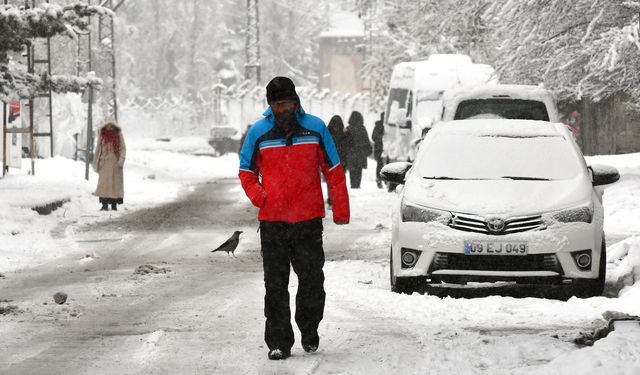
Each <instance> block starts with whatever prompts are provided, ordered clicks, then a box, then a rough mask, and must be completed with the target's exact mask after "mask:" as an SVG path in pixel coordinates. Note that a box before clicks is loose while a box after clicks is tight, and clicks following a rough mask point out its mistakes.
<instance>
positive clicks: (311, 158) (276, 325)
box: [239, 77, 349, 360]
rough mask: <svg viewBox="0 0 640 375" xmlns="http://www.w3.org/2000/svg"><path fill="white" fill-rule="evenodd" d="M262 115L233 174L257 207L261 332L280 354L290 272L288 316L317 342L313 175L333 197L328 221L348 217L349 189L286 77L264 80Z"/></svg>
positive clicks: (320, 207)
mask: <svg viewBox="0 0 640 375" xmlns="http://www.w3.org/2000/svg"><path fill="white" fill-rule="evenodd" d="M266 91H267V103H268V104H269V107H268V108H267V110H266V111H265V112H264V113H263V116H264V118H263V119H261V120H259V121H258V122H256V123H255V124H254V125H253V126H251V129H249V132H248V133H247V137H246V138H245V141H244V144H243V145H242V150H241V152H240V171H239V178H240V182H241V184H242V187H243V189H244V191H245V193H246V194H247V196H248V197H249V199H250V200H251V202H252V203H253V204H254V205H255V206H256V207H258V208H259V209H260V210H259V212H258V220H259V221H260V229H259V230H260V243H261V248H262V249H261V250H262V264H263V270H264V286H265V300H264V301H265V307H264V315H265V317H266V323H265V333H264V339H265V341H266V343H267V346H268V348H269V352H268V357H269V359H273V360H278V359H286V358H288V357H289V356H290V355H291V347H292V346H293V343H294V335H293V329H292V326H291V311H290V308H289V291H288V285H289V274H290V268H291V266H293V270H294V272H295V273H296V274H297V276H298V291H297V293H296V311H295V320H296V323H297V325H298V328H299V329H300V333H301V341H302V347H303V349H304V350H305V351H307V352H314V351H316V350H317V349H318V345H319V340H320V338H319V336H318V325H319V324H320V321H321V320H322V317H323V313H324V304H325V291H324V286H323V284H324V273H323V271H322V267H323V266H324V259H325V258H324V250H323V248H322V231H323V226H322V218H323V217H324V216H325V211H324V200H323V197H322V188H321V182H320V173H318V171H319V170H320V171H322V173H323V174H324V176H325V178H326V180H327V183H328V185H329V194H330V196H331V199H332V200H333V221H334V223H336V224H348V223H349V196H348V193H347V188H346V182H345V175H344V172H343V171H342V165H341V163H340V159H339V156H338V151H337V149H336V146H335V143H334V142H333V139H332V138H331V135H330V134H329V129H328V128H327V127H326V126H325V125H324V123H323V122H322V120H320V119H319V118H317V117H315V116H312V115H310V114H308V113H305V111H304V110H303V109H302V106H301V105H300V99H299V97H298V94H297V93H296V90H295V85H294V84H293V82H292V81H291V80H290V79H289V78H286V77H275V78H273V79H272V80H271V81H270V82H269V84H267V90H266Z"/></svg>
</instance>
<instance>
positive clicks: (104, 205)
mask: <svg viewBox="0 0 640 375" xmlns="http://www.w3.org/2000/svg"><path fill="white" fill-rule="evenodd" d="M100 211H109V206H107V205H106V204H103V205H102V208H101V209H100Z"/></svg>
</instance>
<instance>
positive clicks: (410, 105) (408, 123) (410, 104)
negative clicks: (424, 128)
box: [398, 91, 413, 129]
mask: <svg viewBox="0 0 640 375" xmlns="http://www.w3.org/2000/svg"><path fill="white" fill-rule="evenodd" d="M412 111H413V91H409V99H408V100H407V121H406V122H405V123H404V124H400V125H398V126H399V127H400V128H404V129H411V112H412Z"/></svg>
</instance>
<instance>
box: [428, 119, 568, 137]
mask: <svg viewBox="0 0 640 375" xmlns="http://www.w3.org/2000/svg"><path fill="white" fill-rule="evenodd" d="M565 127H566V126H565V125H564V124H561V123H552V122H547V121H532V120H504V119H478V120H456V121H443V122H440V123H438V124H437V125H436V126H435V127H434V128H433V130H431V132H429V133H432V132H433V133H435V134H445V135H449V134H460V135H471V136H474V135H476V136H483V135H495V136H512V137H544V136H546V137H550V136H556V137H563V136H565V132H564V131H563V129H564V128H565Z"/></svg>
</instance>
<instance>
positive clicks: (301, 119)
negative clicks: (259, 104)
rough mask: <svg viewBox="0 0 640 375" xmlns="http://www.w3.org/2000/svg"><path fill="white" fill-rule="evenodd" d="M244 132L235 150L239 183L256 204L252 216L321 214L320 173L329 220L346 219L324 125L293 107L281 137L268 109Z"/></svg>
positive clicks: (341, 179)
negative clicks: (328, 199)
mask: <svg viewBox="0 0 640 375" xmlns="http://www.w3.org/2000/svg"><path fill="white" fill-rule="evenodd" d="M263 116H265V117H264V118H263V119H262V120H260V121H258V122H256V123H255V124H254V125H253V126H251V128H250V129H249V132H248V133H247V136H246V137H245V140H244V143H243V144H242V149H241V150H240V172H239V177H240V182H241V183H242V188H243V189H244V191H245V193H246V194H247V196H248V197H249V199H250V200H251V203H253V204H254V205H255V206H256V207H258V208H260V211H259V213H258V220H261V221H282V222H287V223H296V222H300V221H306V220H311V219H316V218H320V217H324V216H325V211H324V199H323V197H322V185H321V182H320V171H322V173H323V174H324V176H325V178H326V180H327V185H328V187H329V196H330V197H331V202H332V205H333V221H334V222H336V223H342V224H346V223H348V222H349V195H348V193H347V184H346V181H345V176H344V172H343V170H342V164H341V163H340V159H339V157H338V151H337V150H336V146H335V144H334V143H333V139H332V138H331V134H329V129H328V128H327V127H326V126H325V124H324V122H323V121H322V120H321V119H319V118H318V117H315V116H312V115H309V114H307V113H305V112H304V110H303V109H302V107H299V109H298V111H297V113H296V117H297V120H298V124H297V125H296V126H295V127H294V129H293V131H292V133H291V134H290V135H289V136H287V135H286V133H285V132H284V130H283V129H281V128H280V127H278V126H275V124H274V116H273V112H272V111H271V107H269V108H267V110H266V111H265V112H264V113H263Z"/></svg>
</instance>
